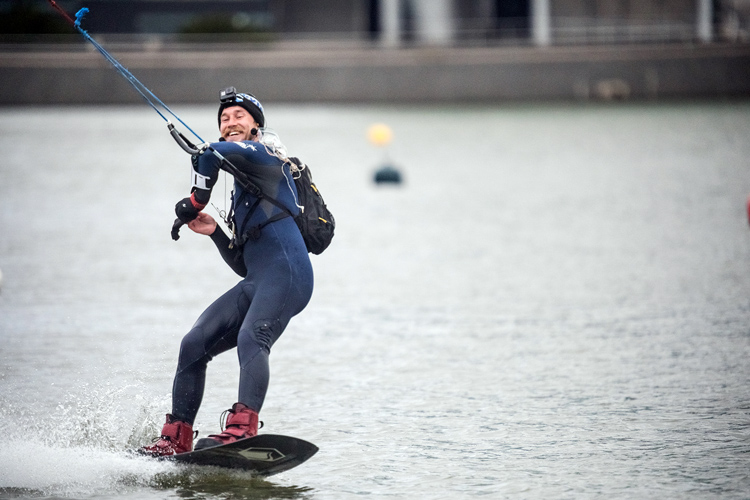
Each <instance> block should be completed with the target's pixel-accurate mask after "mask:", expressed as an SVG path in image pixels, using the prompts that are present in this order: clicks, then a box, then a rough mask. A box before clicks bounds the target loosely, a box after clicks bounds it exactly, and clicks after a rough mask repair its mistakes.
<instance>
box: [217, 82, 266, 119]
mask: <svg viewBox="0 0 750 500" xmlns="http://www.w3.org/2000/svg"><path fill="white" fill-rule="evenodd" d="M228 90H230V89H227V90H224V91H222V93H221V104H220V105H219V126H221V113H222V111H224V110H225V109H227V108H231V107H232V106H240V107H242V108H244V109H246V110H247V112H248V113H250V115H251V116H252V117H253V118H254V119H255V121H256V122H258V124H259V125H260V126H261V128H262V127H265V125H266V118H265V116H264V115H263V105H262V104H261V103H260V101H259V100H258V99H256V98H255V96H254V95H252V94H239V93H234V92H232V93H230V94H229V95H227V94H226V92H227V91H228ZM231 90H232V91H234V88H233V87H231Z"/></svg>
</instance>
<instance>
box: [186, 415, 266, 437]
mask: <svg viewBox="0 0 750 500" xmlns="http://www.w3.org/2000/svg"><path fill="white" fill-rule="evenodd" d="M230 411H232V410H231V409H230V410H224V411H223V412H221V415H219V429H221V432H224V431H225V430H227V417H228V416H229V412H230ZM263 425H264V424H263V421H262V420H259V421H258V430H260V429H262V428H263ZM195 435H196V436H197V435H198V431H195Z"/></svg>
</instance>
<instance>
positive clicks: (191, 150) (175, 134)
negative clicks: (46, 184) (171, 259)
mask: <svg viewBox="0 0 750 500" xmlns="http://www.w3.org/2000/svg"><path fill="white" fill-rule="evenodd" d="M47 1H48V2H49V3H50V5H52V7H54V9H55V10H56V11H57V12H58V13H59V14H60V15H62V16H63V17H64V18H65V19H66V20H67V21H68V22H69V23H70V24H71V25H72V26H73V28H75V29H76V30H77V31H78V32H79V33H81V35H83V37H84V38H85V39H86V40H88V41H89V42H91V44H92V45H93V46H94V47H95V48H96V50H97V51H98V52H99V53H100V54H101V55H102V56H104V58H105V59H106V60H107V61H109V62H110V63H111V64H112V66H114V68H115V69H116V70H117V72H118V73H120V74H121V75H122V76H123V77H124V78H125V79H126V80H127V81H128V83H130V85H131V86H132V87H133V88H134V89H135V90H136V91H137V92H138V93H139V94H140V95H141V97H143V99H144V100H145V101H146V103H148V105H149V106H151V108H153V110H154V111H156V112H157V113H158V115H159V116H161V117H162V119H163V120H164V121H165V122H167V129H168V130H169V134H170V135H171V136H172V138H173V139H174V140H175V142H177V144H178V145H179V146H180V147H181V148H182V149H183V150H184V151H185V152H186V153H188V154H191V155H199V154H203V153H204V152H205V151H211V153H213V154H214V156H216V157H217V158H218V159H219V161H220V162H221V164H222V165H223V166H224V169H225V170H226V171H227V172H229V173H230V174H231V175H232V176H234V178H235V179H237V180H238V181H240V182H241V183H242V182H245V183H247V182H249V179H248V177H247V176H246V175H245V174H243V173H242V172H241V171H240V170H239V169H238V168H237V167H236V166H234V165H233V164H232V163H231V162H230V161H229V160H227V159H226V158H224V156H223V155H222V154H221V153H219V152H218V151H216V150H215V149H214V148H212V147H211V146H210V145H209V143H207V142H205V141H204V140H203V139H202V138H201V136H199V135H198V134H197V133H196V132H195V131H194V130H193V129H192V128H190V127H189V126H188V124H187V123H185V122H184V121H182V119H181V118H180V117H179V116H177V115H176V114H175V113H174V112H173V111H172V110H171V109H169V106H167V105H166V104H164V102H163V101H162V100H161V99H159V98H158V97H156V95H155V94H154V93H153V92H151V90H149V89H148V87H146V86H145V85H144V84H143V83H141V82H140V80H138V79H137V78H136V77H135V76H133V74H132V73H131V72H130V71H128V70H127V68H125V67H124V66H123V65H122V64H120V62H119V61H118V60H117V59H115V58H114V57H113V56H112V54H110V53H109V52H107V51H106V50H105V49H104V47H102V46H101V45H100V44H99V43H98V42H97V41H96V40H94V39H93V38H92V37H91V35H89V34H88V32H87V31H86V30H84V29H83V28H81V21H82V20H83V16H85V15H86V14H87V13H88V12H89V9H87V8H86V7H84V8H82V9H80V10H79V11H78V12H77V13H76V18H75V20H74V19H73V18H72V17H70V16H69V15H68V13H67V12H65V10H64V9H63V8H62V7H60V6H59V5H57V3H56V2H55V0H47ZM157 105H158V106H160V107H161V108H162V109H163V110H164V111H165V112H166V113H168V114H170V115H172V116H173V117H174V118H175V119H176V120H177V121H178V122H180V123H181V124H182V125H183V126H184V127H185V128H186V129H188V130H189V131H190V132H191V133H192V134H193V135H194V136H195V137H196V138H197V139H198V141H200V145H199V146H196V145H195V144H193V143H192V142H191V141H190V140H189V139H188V138H187V137H185V135H183V134H182V132H180V131H179V130H177V129H176V128H175V126H174V125H173V124H172V122H171V121H170V120H169V119H168V118H167V117H166V116H164V114H165V113H162V112H161V111H160V110H159V107H158V106H157ZM184 224H185V223H184V222H182V221H181V220H180V219H176V220H175V221H174V224H173V225H172V239H173V240H175V241H177V240H178V239H179V238H180V235H179V231H180V227H182V226H183V225H184Z"/></svg>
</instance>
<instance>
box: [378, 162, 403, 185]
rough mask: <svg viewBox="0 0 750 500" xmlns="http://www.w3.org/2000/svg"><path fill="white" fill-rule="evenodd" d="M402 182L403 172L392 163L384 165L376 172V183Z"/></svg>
mask: <svg viewBox="0 0 750 500" xmlns="http://www.w3.org/2000/svg"><path fill="white" fill-rule="evenodd" d="M386 182H390V183H392V184H401V172H399V171H398V170H396V169H395V168H393V167H392V166H390V165H383V166H382V167H380V168H379V169H378V170H377V171H376V172H375V183H376V184H382V183H386Z"/></svg>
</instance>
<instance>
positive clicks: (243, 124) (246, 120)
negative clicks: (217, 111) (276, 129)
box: [219, 106, 260, 142]
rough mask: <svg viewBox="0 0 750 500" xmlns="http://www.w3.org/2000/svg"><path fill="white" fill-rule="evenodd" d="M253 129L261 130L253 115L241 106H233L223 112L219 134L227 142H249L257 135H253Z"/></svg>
mask: <svg viewBox="0 0 750 500" xmlns="http://www.w3.org/2000/svg"><path fill="white" fill-rule="evenodd" d="M253 128H260V125H259V124H258V123H257V122H256V121H255V119H254V118H253V115H251V114H250V113H248V112H247V110H246V109H245V108H243V107H241V106H232V107H229V108H226V109H225V110H224V111H222V112H221V119H220V122H219V132H220V133H221V136H222V137H223V138H224V140H225V141H232V142H239V141H249V140H252V139H253V138H255V137H256V135H257V134H255V135H251V134H250V131H251V130H252V129H253Z"/></svg>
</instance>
